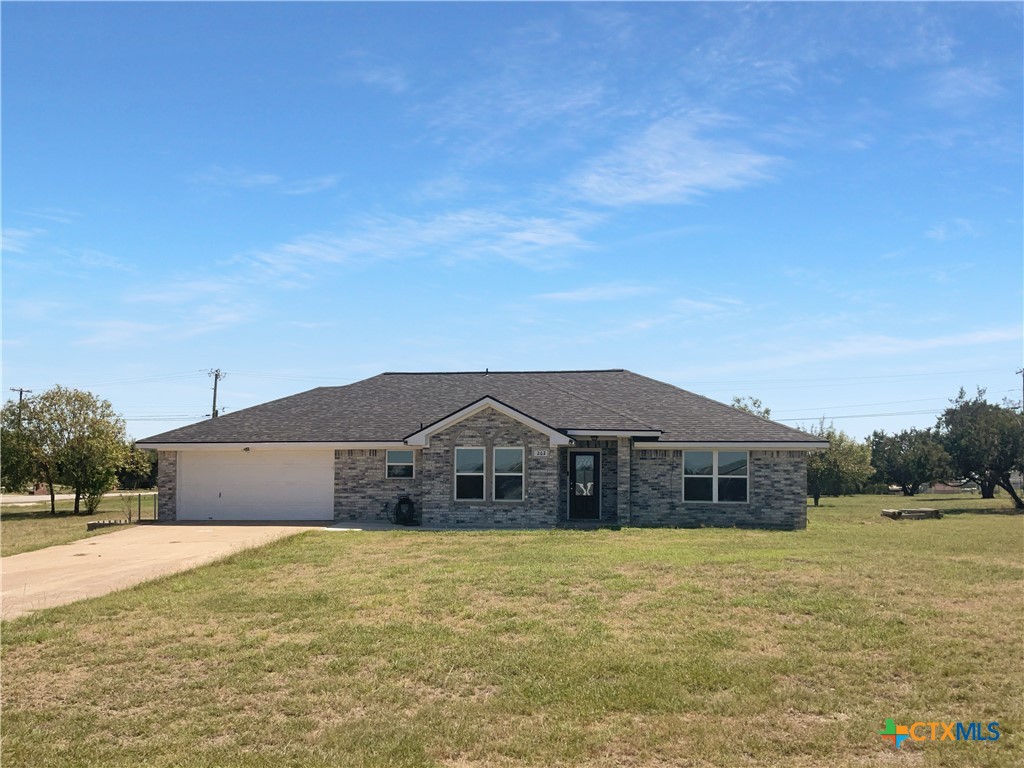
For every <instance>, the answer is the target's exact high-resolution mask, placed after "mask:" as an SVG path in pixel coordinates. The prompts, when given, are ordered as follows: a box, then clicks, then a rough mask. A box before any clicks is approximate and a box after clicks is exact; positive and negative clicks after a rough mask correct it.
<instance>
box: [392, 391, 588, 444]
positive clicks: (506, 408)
mask: <svg viewBox="0 0 1024 768" xmlns="http://www.w3.org/2000/svg"><path fill="white" fill-rule="evenodd" d="M486 408H493V409H494V410H496V411H497V412H498V413H501V414H503V415H505V416H508V417H509V418H510V419H514V420H515V421H518V422H519V423H520V424H524V425H526V426H527V427H529V428H530V429H532V430H534V431H536V432H540V433H541V434H544V435H547V437H548V441H549V443H550V445H551V447H552V448H557V447H558V446H560V445H573V443H574V442H575V441H574V440H573V439H572V438H571V437H568V436H566V435H564V434H562V433H561V432H559V431H558V430H557V429H555V428H554V427H551V426H548V425H547V424H545V423H544V422H543V421H538V420H537V419H535V418H533V417H532V416H528V415H526V414H525V413H523V412H522V411H519V410H516V409H515V408H513V407H512V406H511V405H506V404H505V403H503V402H501V401H500V400H496V399H494V398H493V397H491V396H490V395H486V396H484V397H481V398H480V399H479V400H476V401H474V402H472V403H470V404H469V405H467V406H465V407H463V408H460V409H459V410H457V411H453V412H452V413H450V414H448V415H447V416H445V417H444V418H441V419H439V420H437V421H435V422H434V423H433V424H429V425H428V426H426V427H424V428H423V429H421V430H419V431H417V432H413V433H412V434H411V435H409V436H408V437H407V438H405V443H406V445H409V446H428V445H430V436H431V435H433V434H434V433H436V432H440V431H441V430H444V429H447V428H448V427H450V426H452V425H453V424H458V423H459V422H460V421H463V420H465V419H468V418H469V417H470V416H474V415H476V414H477V413H480V411H482V410H484V409H486Z"/></svg>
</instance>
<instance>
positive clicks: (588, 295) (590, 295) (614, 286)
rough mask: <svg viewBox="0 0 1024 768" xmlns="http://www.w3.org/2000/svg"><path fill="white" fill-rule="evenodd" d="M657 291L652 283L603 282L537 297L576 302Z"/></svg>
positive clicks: (641, 294) (626, 296) (620, 297)
mask: <svg viewBox="0 0 1024 768" xmlns="http://www.w3.org/2000/svg"><path fill="white" fill-rule="evenodd" d="M657 292H658V288H657V287H656V286H652V285H639V284H636V283H605V284H603V285H589V286H585V287H583V288H575V289H573V290H569V291H558V292H555V293H542V294H539V295H538V296H537V298H538V299H543V300H545V301H561V302H571V303H576V302H590V301H613V300H615V299H627V298H632V297H634V296H646V295H649V294H652V293H657Z"/></svg>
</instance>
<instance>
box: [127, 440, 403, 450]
mask: <svg viewBox="0 0 1024 768" xmlns="http://www.w3.org/2000/svg"><path fill="white" fill-rule="evenodd" d="M137 445H138V446H139V447H140V448H146V449H147V450H157V451H244V450H245V449H246V448H248V449H250V450H253V451H312V450H318V449H320V448H325V449H330V450H336V451H337V450H342V451H344V450H358V451H365V450H386V449H388V448H392V449H394V448H412V449H416V446H409V445H406V444H405V443H404V442H403V441H401V440H392V441H376V442H361V443H355V442H351V443H341V442H315V441H312V440H311V441H309V442H306V443H304V442H292V443H261V442H258V441H256V442H251V443H137Z"/></svg>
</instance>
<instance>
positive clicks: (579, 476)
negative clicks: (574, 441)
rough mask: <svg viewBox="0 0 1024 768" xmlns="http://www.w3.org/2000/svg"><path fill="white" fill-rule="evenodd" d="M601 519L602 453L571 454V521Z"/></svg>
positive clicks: (584, 452)
mask: <svg viewBox="0 0 1024 768" xmlns="http://www.w3.org/2000/svg"><path fill="white" fill-rule="evenodd" d="M600 517H601V452H600V451H579V452H574V453H570V454H569V519H570V520H598V519H600Z"/></svg>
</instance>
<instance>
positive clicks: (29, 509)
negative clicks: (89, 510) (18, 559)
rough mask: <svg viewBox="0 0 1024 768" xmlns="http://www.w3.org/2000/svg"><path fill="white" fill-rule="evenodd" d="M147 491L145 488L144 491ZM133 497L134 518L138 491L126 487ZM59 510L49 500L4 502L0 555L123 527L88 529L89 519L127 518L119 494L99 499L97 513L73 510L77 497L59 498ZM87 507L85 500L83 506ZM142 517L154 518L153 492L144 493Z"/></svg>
mask: <svg viewBox="0 0 1024 768" xmlns="http://www.w3.org/2000/svg"><path fill="white" fill-rule="evenodd" d="M143 493H145V491H143ZM125 496H127V497H130V504H131V508H132V519H133V520H134V519H135V517H136V516H137V515H138V506H137V504H136V502H137V498H136V497H137V494H136V493H132V492H131V491H125ZM56 506H57V513H56V514H51V513H50V501H49V499H47V500H46V501H45V502H40V503H39V504H32V505H30V506H23V505H21V504H17V505H14V504H12V505H9V506H5V507H4V508H3V509H2V510H0V556H2V557H7V556H8V555H16V554H18V553H19V552H30V551H31V550H33V549H42V548H43V547H52V546H54V545H55V544H67V543H68V542H71V541H75V540H77V539H85V538H88V537H90V536H99V535H101V534H104V533H110V532H111V531H117V530H120V529H121V527H120V526H115V527H111V528H100V529H99V530H96V531H90V532H88V533H86V530H85V524H86V521H88V520H124V519H126V518H127V512H126V511H125V507H124V502H122V501H121V499H119V498H117V497H116V496H106V497H104V498H103V501H101V502H100V508H99V511H98V512H97V514H94V515H86V514H79V515H76V514H74V513H73V512H72V510H73V509H74V507H75V502H74V501H69V500H67V501H58V502H57V504H56ZM82 508H83V509H84V504H83V506H82ZM142 518H143V519H144V520H152V519H153V496H151V495H150V496H143V497H142Z"/></svg>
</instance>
